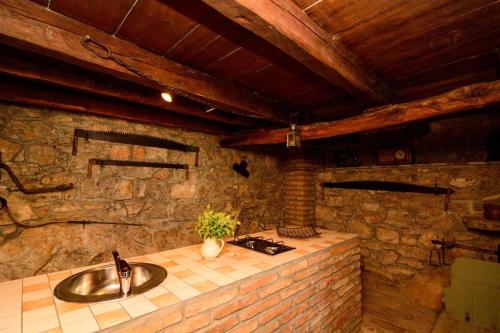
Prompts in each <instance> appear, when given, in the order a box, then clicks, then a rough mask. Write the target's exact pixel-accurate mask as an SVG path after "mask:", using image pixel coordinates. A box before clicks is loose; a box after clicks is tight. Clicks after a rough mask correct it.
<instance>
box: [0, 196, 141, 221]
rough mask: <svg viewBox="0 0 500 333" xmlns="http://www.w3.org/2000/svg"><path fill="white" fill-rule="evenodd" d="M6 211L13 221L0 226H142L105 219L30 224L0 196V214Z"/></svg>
mask: <svg viewBox="0 0 500 333" xmlns="http://www.w3.org/2000/svg"><path fill="white" fill-rule="evenodd" d="M3 211H5V212H6V213H7V216H8V217H9V219H10V220H11V221H12V222H13V223H11V224H2V225H0V227H5V226H10V225H17V226H19V227H22V228H27V229H33V228H40V227H44V226H46V225H54V224H80V225H82V226H83V227H84V228H85V226H86V225H89V224H106V225H119V226H127V227H142V226H143V225H142V224H139V223H129V222H104V221H90V220H70V221H50V222H42V223H38V224H29V223H25V222H21V221H19V220H18V219H17V218H16V217H15V216H14V213H13V212H12V210H11V209H10V207H9V205H8V203H7V199H5V198H3V197H0V215H1V214H2V212H3Z"/></svg>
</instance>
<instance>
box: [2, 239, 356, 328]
mask: <svg viewBox="0 0 500 333" xmlns="http://www.w3.org/2000/svg"><path fill="white" fill-rule="evenodd" d="M321 233H322V234H321V236H320V237H317V238H309V239H304V240H299V239H290V238H285V239H282V238H280V237H278V236H277V234H276V231H275V230H270V231H265V232H261V233H257V234H255V235H258V236H264V238H269V237H272V238H273V239H274V240H283V241H284V243H285V244H286V245H289V246H293V247H296V249H295V250H292V251H288V252H285V253H282V254H279V255H276V256H268V255H265V254H262V253H258V252H255V251H250V250H247V249H244V248H240V247H237V246H234V245H231V244H226V246H225V247H224V249H223V251H222V253H221V256H220V257H219V258H217V259H216V260H213V261H206V260H204V259H202V258H201V256H200V246H201V244H197V245H192V246H188V247H184V248H179V249H174V250H168V251H164V252H158V253H153V254H148V255H144V256H139V257H133V258H128V259H127V261H129V262H134V261H135V262H137V261H139V262H150V263H154V264H158V265H161V266H163V267H164V268H166V269H167V271H168V276H167V278H166V279H165V281H164V282H163V283H162V284H161V285H160V286H158V287H156V288H154V289H152V290H150V291H148V292H146V293H144V294H142V295H137V296H132V297H129V298H126V299H122V300H116V301H110V302H106V303H95V304H79V303H67V302H63V301H60V300H58V299H56V298H55V297H54V296H53V294H52V291H53V290H54V288H55V286H56V285H57V284H58V283H59V282H60V281H61V280H63V279H64V278H66V277H68V276H70V275H72V274H75V273H77V272H80V271H82V270H86V269H89V268H91V267H97V266H101V265H103V264H100V265H95V266H88V267H81V268H78V269H72V270H68V271H62V272H56V273H50V274H45V275H38V276H34V277H29V278H25V279H20V280H13V281H8V282H3V283H0V333H7V332H9V333H11V332H12V333H20V332H23V333H31V332H65V333H66V332H71V333H78V332H95V331H98V330H100V329H104V328H108V327H111V326H113V325H117V324H119V323H122V322H125V321H128V320H132V319H133V318H137V317H140V316H142V315H144V314H146V313H150V312H153V311H155V310H158V309H160V308H164V307H167V306H170V305H172V304H174V303H178V302H182V301H184V300H187V299H190V298H193V297H196V296H198V295H201V294H203V293H207V292H209V291H212V290H214V289H217V288H219V287H222V286H225V285H228V284H231V283H234V282H236V281H239V280H242V279H245V278H248V277H250V276H252V275H254V274H258V273H260V272H263V271H266V270H269V269H272V268H274V267H276V266H279V265H282V264H285V263H287V262H290V261H292V260H295V259H298V258H300V257H303V256H306V255H309V254H311V253H313V252H316V251H319V250H321V249H324V248H326V247H329V246H333V245H336V244H340V243H342V242H344V241H345V240H349V239H352V238H354V237H356V236H355V235H352V234H345V233H338V232H333V231H328V230H321ZM110 256H111V254H110Z"/></svg>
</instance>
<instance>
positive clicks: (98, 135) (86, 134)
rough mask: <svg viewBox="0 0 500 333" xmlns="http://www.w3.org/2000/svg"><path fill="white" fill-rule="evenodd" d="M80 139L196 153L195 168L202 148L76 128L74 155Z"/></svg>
mask: <svg viewBox="0 0 500 333" xmlns="http://www.w3.org/2000/svg"><path fill="white" fill-rule="evenodd" d="M78 138H84V139H85V140H86V141H88V140H89V139H92V140H98V141H107V142H116V143H124V144H129V145H137V146H146V147H155V148H163V149H170V150H177V151H183V152H193V153H196V157H195V163H194V165H195V166H198V160H199V153H200V148H199V147H195V146H190V145H186V144H183V143H179V142H176V141H172V140H168V139H164V138H158V137H155V136H150V135H144V134H135V133H122V132H111V131H92V130H85V129H80V128H76V129H75V133H74V137H73V152H72V154H73V155H76V154H77V152H78Z"/></svg>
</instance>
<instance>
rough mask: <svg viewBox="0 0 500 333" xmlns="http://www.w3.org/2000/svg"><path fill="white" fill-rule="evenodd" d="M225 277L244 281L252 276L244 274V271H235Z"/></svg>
mask: <svg viewBox="0 0 500 333" xmlns="http://www.w3.org/2000/svg"><path fill="white" fill-rule="evenodd" d="M225 275H227V276H229V277H230V278H232V279H234V280H241V279H244V278H246V277H249V276H250V274H248V273H245V272H242V271H234V272H231V273H227V274H225Z"/></svg>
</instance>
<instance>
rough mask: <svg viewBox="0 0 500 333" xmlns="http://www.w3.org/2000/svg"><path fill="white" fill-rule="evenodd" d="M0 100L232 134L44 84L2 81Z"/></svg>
mask: <svg viewBox="0 0 500 333" xmlns="http://www.w3.org/2000/svg"><path fill="white" fill-rule="evenodd" d="M0 100H4V101H10V102H15V103H22V104H29V105H36V106H42V107H47V108H51V109H58V110H64V111H70V112H76V113H84V114H91V115H99V116H106V117H113V118H118V119H125V120H130V121H137V122H143V123H149V124H154V125H159V126H165V127H171V128H184V129H188V130H194V131H199V132H205V133H210V134H223V133H228V132H229V131H230V130H231V127H229V126H224V125H220V124H218V123H212V122H209V121H205V122H200V121H199V120H197V119H193V118H192V117H188V116H183V115H179V114H175V113H170V112H166V111H164V110H161V109H155V108H150V107H145V106H138V105H136V104H133V103H122V102H117V101H110V100H109V99H102V98H95V97H93V96H91V95H88V94H83V95H80V94H75V93H74V92H70V93H68V92H66V91H64V89H61V88H59V87H58V88H55V87H44V86H42V85H41V84H36V85H32V84H29V83H19V82H16V81H15V80H9V82H7V80H0Z"/></svg>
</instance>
